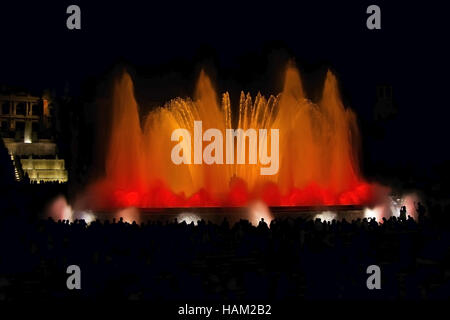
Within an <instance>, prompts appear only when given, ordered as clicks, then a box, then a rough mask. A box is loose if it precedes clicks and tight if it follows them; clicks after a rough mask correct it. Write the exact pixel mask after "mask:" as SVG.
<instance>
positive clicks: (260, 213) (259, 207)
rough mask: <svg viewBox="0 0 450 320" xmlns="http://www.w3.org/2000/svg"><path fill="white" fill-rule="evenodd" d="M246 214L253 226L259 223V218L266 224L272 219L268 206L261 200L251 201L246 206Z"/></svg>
mask: <svg viewBox="0 0 450 320" xmlns="http://www.w3.org/2000/svg"><path fill="white" fill-rule="evenodd" d="M248 214H249V217H248V220H249V221H250V223H251V224H253V225H254V226H257V225H258V224H259V222H260V221H261V218H263V219H264V221H265V222H266V223H267V225H269V224H270V222H271V221H272V219H273V216H272V213H271V212H270V210H269V207H268V206H267V205H266V204H265V203H264V202H262V201H255V202H252V203H251V204H250V205H249V206H248Z"/></svg>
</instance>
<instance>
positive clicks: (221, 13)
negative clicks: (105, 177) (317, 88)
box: [0, 0, 450, 168]
mask: <svg viewBox="0 0 450 320" xmlns="http://www.w3.org/2000/svg"><path fill="white" fill-rule="evenodd" d="M93 2H94V1H78V0H73V1H55V2H54V3H51V2H43V1H30V2H24V1H10V3H6V1H2V2H1V4H0V41H1V42H0V43H1V46H0V57H1V60H0V84H5V85H13V86H20V87H23V88H27V89H28V90H35V91H39V90H42V89H44V88H54V89H56V90H57V91H58V90H60V91H61V89H62V88H63V87H64V86H65V84H66V83H69V84H70V88H71V90H72V92H73V93H74V94H78V93H79V92H81V91H82V87H83V84H85V83H86V81H87V80H88V79H90V78H96V77H99V76H100V75H102V74H104V73H105V72H107V71H108V70H110V69H111V67H112V66H114V65H115V64H117V63H118V62H123V61H125V62H126V63H127V64H129V65H131V66H133V67H134V68H135V69H136V71H137V73H139V70H140V69H141V68H142V69H145V68H150V69H151V68H158V66H168V67H167V68H168V69H171V70H175V71H177V66H178V64H176V63H175V62H174V61H183V63H184V64H190V63H191V64H195V63H197V62H198V57H199V55H200V56H202V54H203V55H204V52H205V48H207V50H206V52H208V53H210V54H211V55H212V56H214V63H215V64H216V66H215V67H216V68H217V82H218V86H219V87H221V86H224V83H225V80H224V82H223V83H221V79H228V78H232V77H235V81H236V83H240V84H242V86H243V87H246V86H247V87H249V88H252V85H251V83H260V82H264V81H265V80H267V79H262V78H264V76H265V75H267V73H266V72H267V70H266V69H267V68H269V67H270V66H268V65H267V64H269V62H267V61H269V60H270V57H269V56H270V52H272V51H271V50H272V49H273V48H275V47H282V48H283V50H284V51H287V52H289V53H290V54H291V55H293V57H294V58H295V59H296V61H297V63H298V65H299V67H300V69H303V70H305V71H306V74H307V75H308V74H311V75H312V77H313V75H314V74H315V73H320V72H323V70H324V69H326V68H327V67H331V68H332V69H333V70H334V71H335V72H336V73H337V75H338V79H339V81H340V84H341V86H342V89H343V94H344V96H345V98H346V102H347V103H348V104H349V106H350V107H351V108H353V109H354V110H356V112H357V113H358V115H359V116H360V118H361V119H365V118H366V119H370V117H371V114H372V108H373V104H374V102H375V87H376V85H377V84H383V83H386V84H389V85H392V87H393V91H394V101H395V104H396V105H397V107H398V109H399V119H397V121H396V122H395V123H394V124H393V125H391V126H390V127H389V128H388V129H387V130H388V131H387V136H386V138H385V139H384V140H381V141H378V142H374V143H373V147H371V148H372V149H371V157H374V158H377V157H378V158H387V157H389V158H392V159H393V161H394V162H400V163H403V162H409V163H412V164H414V166H417V168H423V167H426V166H428V164H430V163H439V162H442V161H444V160H448V159H450V152H449V151H448V147H447V142H446V141H447V137H448V136H449V135H448V115H449V114H450V112H449V111H448V98H447V96H448V93H447V92H449V90H448V88H447V86H448V83H449V81H448V78H447V77H448V76H447V75H448V71H449V67H448V57H449V49H448V44H446V43H448V29H449V28H448V24H447V22H446V21H447V17H446V15H448V12H447V11H446V10H445V9H446V8H445V7H443V4H442V3H443V2H442V1H427V2H420V3H418V2H413V1H359V2H357V1H317V0H314V1H308V2H307V1H290V2H281V1H275V2H263V1H258V2H244V1H240V2H238V3H231V2H220V1H209V2H207V3H203V4H200V3H196V4H193V3H192V2H191V1H183V2H172V1H164V2H162V3H158V2H154V1H136V2H134V1H107V2H106V1H105V2H99V1H95V3H93ZM70 4H78V5H79V6H80V7H81V20H82V22H81V23H82V29H81V30H80V31H73V30H72V31H70V30H67V28H66V18H67V16H68V15H67V14H66V13H65V12H66V8H67V6H68V5H70ZM370 4H377V5H379V6H380V7H381V15H382V22H381V23H382V29H381V30H375V31H370V30H368V29H367V28H366V19H367V16H368V15H367V14H366V8H367V6H368V5H370ZM271 48H272V49H271ZM283 50H282V51H283ZM207 55H208V54H206V56H207ZM164 68H166V67H164ZM192 70H194V69H192ZM180 72H181V70H180ZM246 74H248V76H246ZM261 80H264V81H261ZM267 81H269V80H267ZM267 81H266V83H267ZM149 90H151V88H149ZM60 91H59V92H60ZM170 98H172V97H167V99H170ZM363 129H364V128H363Z"/></svg>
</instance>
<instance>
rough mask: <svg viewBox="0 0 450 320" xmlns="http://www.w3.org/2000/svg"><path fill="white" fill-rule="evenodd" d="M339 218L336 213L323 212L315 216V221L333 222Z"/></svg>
mask: <svg viewBox="0 0 450 320" xmlns="http://www.w3.org/2000/svg"><path fill="white" fill-rule="evenodd" d="M336 217H337V214H336V212H333V211H323V212H321V213H318V214H316V215H315V216H314V220H316V219H320V220H322V221H333V220H335V219H336Z"/></svg>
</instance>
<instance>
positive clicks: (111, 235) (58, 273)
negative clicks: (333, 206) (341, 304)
mask: <svg viewBox="0 0 450 320" xmlns="http://www.w3.org/2000/svg"><path fill="white" fill-rule="evenodd" d="M0 229H1V230H0V252H1V253H2V256H1V257H2V258H1V260H0V300H14V301H19V300H20V301H23V300H24V299H33V300H36V299H38V300H39V299H43V300H53V299H55V298H56V299H62V300H70V299H76V300H79V299H81V300H85V299H88V300H90V299H105V300H111V299H121V300H122V299H123V300H129V299H131V300H141V299H143V300H155V299H156V300H158V299H161V300H171V301H174V300H176V301H230V300H231V301H236V300H238V301H260V302H262V301H277V300H287V299H295V300H298V299H328V300H341V299H343V300H354V299H358V300H360V299H362V300H366V299H370V300H372V299H430V300H433V299H448V298H449V297H450V249H449V248H450V233H449V228H448V226H447V225H443V224H439V223H435V222H433V221H432V220H430V219H428V218H426V217H421V219H420V222H419V221H414V220H413V219H411V218H407V219H397V218H390V219H389V220H386V221H384V222H383V223H382V224H381V223H377V222H376V221H374V220H370V221H369V220H366V219H357V220H354V221H352V222H347V221H345V220H342V221H332V222H323V221H319V220H316V221H313V220H305V219H303V218H296V219H292V218H290V219H289V218H288V219H277V220H274V221H272V223H271V224H270V226H268V225H266V224H265V223H260V225H259V226H258V227H253V226H252V225H250V224H249V223H248V221H244V220H242V221H240V222H238V223H236V224H234V225H232V226H230V225H229V224H228V223H227V222H224V223H221V224H213V223H206V222H199V224H198V226H194V225H193V224H191V225H187V224H186V223H180V224H176V223H174V222H172V223H167V222H166V223H164V224H163V223H161V222H154V221H148V222H146V223H143V224H135V223H133V224H128V223H123V222H121V221H118V222H115V223H112V222H108V221H106V222H93V223H91V224H90V225H86V224H85V223H84V221H75V222H74V223H68V222H67V221H58V222H56V221H53V220H50V219H49V220H38V221H32V222H31V221H28V222H23V221H19V220H17V219H14V218H8V219H7V220H5V221H3V222H2V223H1V224H0ZM69 265H78V266H79V267H80V269H81V290H69V289H68V288H67V286H66V280H67V278H68V277H69V275H68V274H67V273H66V269H67V267H68V266H69ZM369 265H378V266H379V267H380V270H381V289H380V290H369V289H368V288H367V285H366V281H367V278H368V277H369V276H370V275H369V274H367V272H366V270H367V267H368V266H369Z"/></svg>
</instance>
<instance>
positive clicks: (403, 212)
mask: <svg viewBox="0 0 450 320" xmlns="http://www.w3.org/2000/svg"><path fill="white" fill-rule="evenodd" d="M400 219H401V220H406V206H402V208H401V209H400Z"/></svg>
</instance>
